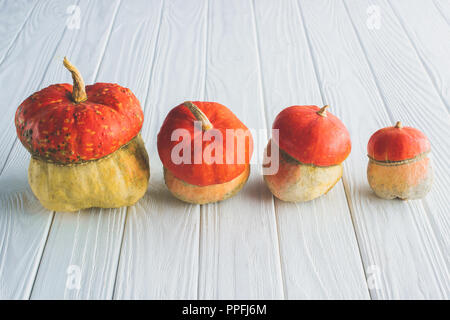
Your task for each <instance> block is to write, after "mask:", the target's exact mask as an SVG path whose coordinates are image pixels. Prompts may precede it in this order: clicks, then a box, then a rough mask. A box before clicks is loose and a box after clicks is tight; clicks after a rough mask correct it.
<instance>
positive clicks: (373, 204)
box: [0, 0, 450, 299]
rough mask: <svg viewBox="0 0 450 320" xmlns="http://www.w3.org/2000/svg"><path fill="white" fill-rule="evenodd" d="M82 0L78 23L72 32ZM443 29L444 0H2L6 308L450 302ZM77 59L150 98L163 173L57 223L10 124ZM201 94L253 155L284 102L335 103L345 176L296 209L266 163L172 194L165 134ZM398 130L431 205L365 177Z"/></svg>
mask: <svg viewBox="0 0 450 320" xmlns="http://www.w3.org/2000/svg"><path fill="white" fill-rule="evenodd" d="M71 5H79V8H80V12H81V16H80V18H81V25H80V28H79V29H69V28H67V22H68V18H69V16H70V13H69V12H68V11H67V10H68V7H69V6H71ZM369 6H377V7H378V8H379V9H380V14H381V25H380V28H379V29H371V28H368V26H367V19H368V16H369V13H368V11H367V9H368V7H369ZM449 32H450V2H449V1H448V0H430V1H427V2H425V1H419V0H412V1H409V0H408V1H406V0H398V1H387V0H370V1H369V0H361V1H351V0H342V1H334V0H315V1H312V0H286V1H282V2H275V1H270V0H257V1H255V0H227V1H225V0H222V1H216V0H195V1H183V0H174V1H164V0H134V1H120V0H116V1H107V0H102V1H97V0H95V1H84V0H81V1H69V0H67V1H65V0H64V1H56V2H55V1H25V0H19V1H1V0H0V83H1V84H2V86H3V89H2V90H0V109H1V110H2V115H1V117H0V129H1V130H0V145H1V146H2V148H1V150H0V299H10V298H14V299H28V298H30V297H31V298H33V299H42V298H50V299H55V298H58V299H111V298H115V299H128V298H131V299H144V298H149V299H197V298H198V299H252V298H253V299H263V298H265V299H282V298H286V299H295V298H301V299H303V298H304V299H310V298H325V299H347V298H352V299H368V298H373V299H414V298H418V299H428V298H437V299H449V298H450V281H449V279H450V273H449V264H450V256H449V254H448V253H449V249H450V222H449V216H448V212H450V210H449V209H450V205H449V202H448V200H447V192H448V190H449V187H450V175H449V170H450V169H449V166H448V159H449V157H450V154H449V152H450V151H449V142H448V141H447V140H448V136H449V133H450V132H449V131H450V127H449V122H450V121H449V120H450V119H449V115H448V107H449V97H450V95H449V92H450V89H449V86H450V85H449V84H450V79H449V73H448V71H447V70H448V69H449V66H450V65H449V62H448V53H449V52H450V43H449V41H448V39H449V35H450V34H449ZM65 55H67V56H68V57H69V59H71V61H72V62H73V63H74V64H75V65H77V67H78V68H79V69H80V70H81V72H82V73H83V76H84V78H85V80H86V82H87V83H92V82H94V81H100V82H116V83H119V84H120V85H123V86H125V87H129V88H130V89H131V90H132V91H133V92H134V93H135V94H136V96H137V97H138V99H139V100H140V101H141V104H142V106H143V108H144V112H145V121H144V126H143V129H142V135H143V138H144V140H145V142H146V146H147V150H148V151H149V156H150V165H151V177H150V185H149V190H148V192H147V194H146V195H145V196H144V198H143V199H141V200H140V201H139V202H138V203H137V204H136V205H135V206H132V207H129V208H121V209H111V210H107V209H103V210H99V209H90V210H83V211H80V212H77V213H63V212H56V213H53V212H50V211H47V210H45V209H44V208H43V207H42V206H41V205H40V204H39V202H38V200H37V199H36V198H35V197H34V196H33V194H32V192H31V190H30V188H29V187H28V182H27V167H28V161H29V154H28V152H27V151H26V150H25V149H24V148H23V146H22V145H21V144H20V142H18V140H17V138H16V133H15V128H14V122H13V120H12V119H13V118H14V113H15V110H16V108H17V106H18V105H19V104H20V103H21V101H23V99H25V98H26V97H28V96H29V95H30V94H31V93H33V92H34V91H37V90H39V89H42V88H43V87H45V86H47V85H49V84H52V83H60V82H71V78H70V75H69V74H68V73H67V71H65V69H64V68H63V67H62V64H61V60H62V58H63V56H65ZM194 99H201V100H208V101H217V102H220V103H223V104H225V105H227V106H228V107H229V108H230V109H231V110H232V111H233V112H234V113H235V114H236V115H237V116H238V117H239V118H240V119H241V120H242V121H243V122H244V123H245V124H246V125H247V126H248V127H249V128H252V129H255V130H256V131H254V132H256V133H257V135H254V138H255V142H256V149H255V151H254V160H256V159H260V158H261V156H262V152H263V148H264V147H265V144H266V142H267V139H268V136H269V135H270V133H269V134H268V131H267V129H268V128H270V126H271V124H272V121H273V120H274V118H275V116H276V114H277V113H278V112H280V111H281V110H282V109H283V108H285V107H287V106H289V105H294V104H317V105H321V104H325V103H326V104H330V106H331V109H330V111H331V112H333V113H334V114H336V115H337V116H339V117H340V118H341V119H342V120H343V122H344V123H345V124H346V126H347V127H348V129H349V131H350V133H351V137H352V153H351V155H350V157H349V159H347V160H346V161H345V163H344V165H345V169H344V177H343V180H342V182H340V183H339V184H338V185H336V186H335V187H334V188H333V189H332V190H331V191H330V192H329V193H328V194H327V195H325V196H323V197H321V198H319V199H317V200H314V201H311V202H308V203H301V204H292V203H284V202H282V201H278V200H274V199H273V197H272V195H271V194H270V192H269V191H268V189H267V188H266V186H265V184H264V182H263V180H262V176H261V163H260V162H257V161H256V163H255V164H253V165H252V173H251V176H250V179H249V181H248V183H247V185H246V186H245V187H244V189H243V190H242V191H241V192H240V193H239V194H238V195H236V196H235V197H233V198H231V199H229V200H227V201H224V202H221V203H216V204H210V205H204V206H198V205H189V204H186V203H183V202H180V201H178V200H177V199H175V198H174V197H173V196H172V195H171V194H170V192H169V191H168V189H167V188H166V186H165V184H164V179H163V175H162V164H161V162H160V160H159V157H158V154H157V151H156V135H157V132H158V131H159V128H160V126H161V124H162V122H163V120H164V118H165V116H166V114H167V112H168V111H169V110H170V109H171V108H172V107H174V106H176V105H178V104H179V103H181V102H182V101H185V100H194ZM395 120H402V121H403V122H404V123H405V124H406V125H412V126H415V127H417V128H419V129H420V130H422V131H423V132H425V134H426V135H427V136H428V137H429V138H430V140H431V143H432V150H433V155H432V157H433V161H434V166H435V169H436V172H437V173H438V174H437V175H436V179H435V184H434V186H433V189H432V191H431V192H430V194H429V195H428V196H427V197H426V198H425V199H424V200H418V201H407V202H402V201H394V200H391V201H387V200H381V199H378V198H377V197H375V195H374V194H373V192H372V191H371V190H370V188H369V186H368V184H367V179H366V165H367V156H366V146H367V141H368V139H369V137H370V135H371V134H372V133H373V132H374V131H375V130H377V129H379V128H381V127H385V126H389V125H392V124H393V123H394V121H395ZM258 129H263V131H258ZM70 267H75V268H77V267H79V271H80V272H81V273H80V275H81V283H80V285H81V286H80V288H79V289H71V288H70V287H68V286H67V282H68V281H70V276H71V272H73V270H74V269H70ZM72 275H73V273H72Z"/></svg>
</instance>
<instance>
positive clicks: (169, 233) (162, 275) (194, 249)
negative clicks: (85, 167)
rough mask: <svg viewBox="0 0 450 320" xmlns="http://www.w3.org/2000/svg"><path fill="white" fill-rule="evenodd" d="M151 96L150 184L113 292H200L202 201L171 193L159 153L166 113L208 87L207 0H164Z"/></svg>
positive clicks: (147, 126)
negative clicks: (190, 202)
mask: <svg viewBox="0 0 450 320" xmlns="http://www.w3.org/2000/svg"><path fill="white" fill-rule="evenodd" d="M163 3H164V5H163V7H162V11H161V12H162V17H161V22H160V27H159V28H160V29H159V30H156V31H152V32H157V34H158V40H157V48H156V53H155V58H154V64H153V66H152V69H151V75H150V79H151V81H150V87H149V89H148V96H147V98H146V100H145V121H144V127H143V129H142V135H143V138H144V140H145V141H146V145H147V147H148V151H149V155H150V168H151V169H150V172H151V173H150V186H149V191H148V192H147V194H146V195H145V196H144V198H143V199H142V200H141V201H140V202H139V203H138V204H137V205H136V206H134V207H131V208H130V209H129V212H128V217H127V221H126V225H125V231H124V232H125V233H124V240H123V244H122V251H121V255H120V263H119V269H118V273H117V279H116V287H115V294H114V298H117V299H130V298H131V299H145V298H150V299H183V298H184V299H195V298H196V297H197V284H198V282H197V279H198V252H199V247H198V244H199V227H200V219H199V218H200V215H199V213H200V208H199V206H198V205H188V204H186V203H183V202H181V201H179V200H177V199H175V198H174V197H172V196H171V194H170V193H169V191H168V190H167V188H166V186H165V184H164V180H163V175H162V164H161V162H160V161H159V158H158V154H157V152H156V134H157V132H158V131H159V128H160V125H161V124H162V122H163V120H164V118H165V117H166V115H167V112H168V111H169V110H170V109H171V108H173V107H175V106H176V105H178V104H179V103H181V102H183V101H185V100H188V99H195V98H196V97H199V96H200V94H201V92H202V88H203V86H204V82H203V81H202V79H203V74H204V69H203V67H202V65H203V64H202V61H204V30H205V29H204V28H205V23H204V17H205V14H206V11H205V10H206V2H205V1H182V0H177V1H170V2H169V1H165V2H163Z"/></svg>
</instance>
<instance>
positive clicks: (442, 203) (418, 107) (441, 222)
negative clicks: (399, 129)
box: [349, 1, 450, 297]
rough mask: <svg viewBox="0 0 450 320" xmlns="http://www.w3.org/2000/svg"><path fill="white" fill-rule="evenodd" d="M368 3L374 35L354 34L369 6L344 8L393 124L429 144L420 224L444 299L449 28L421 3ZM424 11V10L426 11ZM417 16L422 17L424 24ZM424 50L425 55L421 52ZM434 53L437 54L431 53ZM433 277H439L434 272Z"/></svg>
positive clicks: (448, 229) (448, 280)
mask: <svg viewBox="0 0 450 320" xmlns="http://www.w3.org/2000/svg"><path fill="white" fill-rule="evenodd" d="M370 3H371V5H378V6H379V7H380V9H381V11H382V12H383V23H382V25H381V28H380V29H379V30H377V32H370V30H368V29H364V28H358V26H361V25H362V24H363V23H364V21H363V20H362V19H361V18H360V16H359V14H358V12H360V10H363V8H364V7H365V5H368V2H360V3H359V5H355V6H351V7H350V6H349V11H350V14H351V15H352V18H353V20H354V22H355V26H356V29H357V30H358V31H359V34H360V36H361V42H362V44H363V46H364V47H365V48H366V52H367V56H368V59H369V61H370V64H371V65H372V68H373V70H374V74H375V76H376V78H377V80H378V83H379V87H380V90H381V92H382V94H383V96H384V98H385V103H386V104H387V106H388V107H389V110H390V113H391V114H392V120H402V121H403V123H405V124H407V125H411V126H414V127H417V128H419V129H421V130H422V131H423V132H425V134H426V135H427V136H428V138H429V139H430V141H431V146H432V153H433V154H432V156H433V161H434V163H433V164H434V169H435V173H436V174H435V179H434V186H433V188H432V190H431V192H430V193H429V194H428V195H427V197H426V198H425V199H424V200H423V204H424V207H425V211H426V218H427V220H425V221H423V223H425V224H429V226H430V227H431V230H432V231H433V232H432V234H431V235H430V237H431V238H433V240H434V241H437V242H438V244H439V247H430V254H431V255H432V256H436V262H437V263H438V262H439V261H440V259H442V258H443V259H444V260H445V262H446V263H445V265H443V266H441V267H440V268H441V269H440V270H441V272H443V273H442V278H440V279H439V280H440V286H441V288H442V291H443V292H444V294H445V296H446V297H448V296H449V295H450V277H449V265H450V256H449V255H448V252H449V249H450V217H449V216H448V213H449V212H450V203H449V201H448V197H447V192H448V190H449V186H450V168H449V166H448V159H449V157H450V143H449V142H448V137H449V136H450V126H449V124H450V116H449V114H448V112H447V109H446V107H445V103H446V101H447V99H448V97H449V96H448V95H447V94H446V90H447V89H446V88H447V87H448V86H449V84H450V77H449V76H448V72H447V73H446V72H445V71H444V70H446V69H447V70H448V67H450V65H449V64H448V57H447V58H446V57H444V53H443V52H441V51H439V50H443V51H446V52H447V54H448V52H450V40H449V39H450V28H448V27H446V26H444V25H440V24H439V23H438V21H439V20H440V19H439V16H438V15H437V14H436V12H433V11H432V9H433V8H434V7H433V6H431V7H429V8H428V7H421V4H423V3H422V2H416V1H414V2H411V1H409V2H405V1H398V2H395V4H392V6H393V7H395V9H394V10H392V9H393V8H392V7H391V6H390V5H389V4H390V2H388V1H375V2H373V1H372V2H370ZM426 8H427V9H428V10H425V9H426ZM417 10H419V11H420V12H417ZM420 15H424V16H425V17H426V20H423V18H421V17H420ZM400 16H402V17H403V18H401V17H400ZM406 21H410V24H408V26H412V25H413V24H414V23H417V24H420V25H421V26H422V28H421V30H418V29H417V28H415V29H414V31H412V30H411V29H408V27H406ZM411 21H414V23H411ZM405 27H406V29H405ZM393 30H398V31H397V32H393ZM426 38H427V39H428V40H426ZM433 39H434V40H433ZM437 39H440V40H441V42H442V44H441V46H439V44H438V43H436V41H437ZM424 46H425V47H427V49H424V48H423V47H424ZM386 48H389V50H386ZM439 48H440V49H439ZM434 49H435V50H437V52H436V53H434V52H433V50H434ZM430 50H431V51H430ZM393 52H403V53H402V55H396V54H392V53H393ZM392 64H394V65H395V66H396V68H395V70H393V69H392V67H391V66H392ZM438 79H439V80H438ZM434 237H435V239H434ZM432 243H433V242H432ZM436 273H437V274H439V271H437V272H436Z"/></svg>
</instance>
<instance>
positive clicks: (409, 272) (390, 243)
mask: <svg viewBox="0 0 450 320" xmlns="http://www.w3.org/2000/svg"><path fill="white" fill-rule="evenodd" d="M299 4H300V8H301V14H302V17H303V19H304V22H305V28H306V32H307V38H308V42H309V45H310V47H311V50H312V55H313V60H314V62H315V68H316V72H317V75H318V79H319V81H320V88H321V91H322V95H323V97H324V98H325V99H326V102H327V103H329V104H330V105H331V106H332V107H333V110H335V114H337V115H338V116H339V117H340V118H341V119H342V120H343V121H344V123H345V124H346V125H347V126H348V128H349V131H350V134H351V136H352V143H353V148H352V153H351V155H350V157H349V159H347V160H346V162H345V164H344V166H345V169H344V186H345V189H346V192H347V197H348V199H349V203H350V208H351V211H352V215H353V219H354V224H355V227H356V231H357V236H358V242H359V245H360V248H361V252H362V257H363V261H364V263H365V267H366V270H365V271H366V274H367V277H368V278H369V279H370V282H369V283H370V287H369V289H370V290H371V296H372V297H373V298H403V299H407V298H409V299H411V298H443V297H444V296H445V291H444V290H443V288H442V281H443V279H447V278H448V273H447V271H446V267H445V261H444V259H443V258H442V255H441V253H440V250H439V245H438V243H437V241H436V238H435V237H434V233H433V230H432V229H431V227H430V224H429V221H428V218H427V215H426V211H425V210H424V208H423V204H422V202H421V201H407V202H403V201H386V200H381V199H378V198H376V197H375V196H374V194H373V193H372V192H371V191H370V188H369V186H368V184H367V180H366V175H365V172H366V165H367V156H366V146H367V141H368V139H369V137H370V135H371V134H372V133H373V132H374V131H376V130H377V129H379V128H381V127H384V126H388V125H392V121H393V120H392V119H390V116H389V113H388V111H387V109H386V108H385V106H384V99H385V97H383V96H381V95H380V94H381V93H380V90H379V85H380V83H379V82H380V81H381V80H380V81H376V80H377V79H376V78H374V75H373V73H372V71H373V70H372V69H371V67H370V65H369V64H368V61H367V57H366V56H365V52H364V50H363V49H362V48H361V45H360V43H359V41H358V37H357V36H356V34H355V32H354V29H353V26H352V24H351V22H350V21H349V17H348V15H347V11H346V8H345V7H344V4H343V3H342V2H334V1H314V2H313V1H308V2H299ZM354 4H355V3H354ZM366 9H367V6H366V7H365V8H364V10H360V11H359V14H360V15H361V16H364V17H366ZM360 19H361V18H360ZM385 23H387V22H385ZM363 28H365V29H367V27H366V24H365V19H364V24H363V25H361V24H360V30H361V29H363ZM392 33H393V32H392V31H391V34H392ZM395 33H397V32H395ZM385 36H386V37H387V36H388V35H385ZM399 45H400V46H405V45H406V44H405V43H400V44H399ZM393 52H402V53H403V52H404V51H398V50H397V51H393ZM395 70H396V69H395ZM396 71H398V70H396ZM420 88H421V89H423V86H422V87H420ZM395 90H396V92H397V93H398V94H402V95H404V94H410V93H411V92H408V91H405V89H404V88H398V87H396V88H395Z"/></svg>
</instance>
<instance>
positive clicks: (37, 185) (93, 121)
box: [15, 58, 150, 211]
mask: <svg viewBox="0 0 450 320" xmlns="http://www.w3.org/2000/svg"><path fill="white" fill-rule="evenodd" d="M64 66H65V67H66V68H67V69H68V70H69V71H70V72H71V74H72V78H73V86H72V85H70V84H67V83H64V84H54V85H51V86H49V87H47V88H45V89H42V90H40V91H38V92H36V93H33V94H32V95H31V96H30V97H28V98H27V99H26V100H25V101H23V102H22V104H21V105H20V106H19V107H18V109H17V111H16V116H15V125H16V129H17V135H18V137H19V139H20V141H21V142H22V144H23V145H24V146H25V148H26V149H27V150H28V151H29V152H30V154H31V156H32V158H31V161H30V165H29V170H28V180H29V183H30V186H31V189H32V191H33V193H34V194H35V195H36V197H37V198H38V199H39V200H40V202H41V203H42V204H43V206H44V207H46V208H48V209H50V210H58V211H75V210H79V209H84V208H90V207H103V208H113V207H121V206H126V205H131V204H133V203H135V202H136V201H137V200H138V199H139V198H141V197H142V196H143V195H144V193H145V192H146V190H147V186H148V179H149V175H150V172H149V163H148V155H147V152H146V150H145V146H144V143H143V141H142V138H141V137H140V134H139V132H140V130H141V128H142V123H143V120H144V115H143V112H142V109H141V106H140V103H139V101H138V99H137V98H136V97H135V96H134V94H133V93H132V92H131V91H130V90H129V89H128V88H124V87H121V86H119V85H117V84H112V83H96V84H94V85H88V86H85V85H84V81H83V78H82V77H81V74H80V73H79V71H78V70H77V69H76V68H75V67H74V66H73V65H72V64H71V63H70V62H69V61H68V60H67V59H66V58H64Z"/></svg>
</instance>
